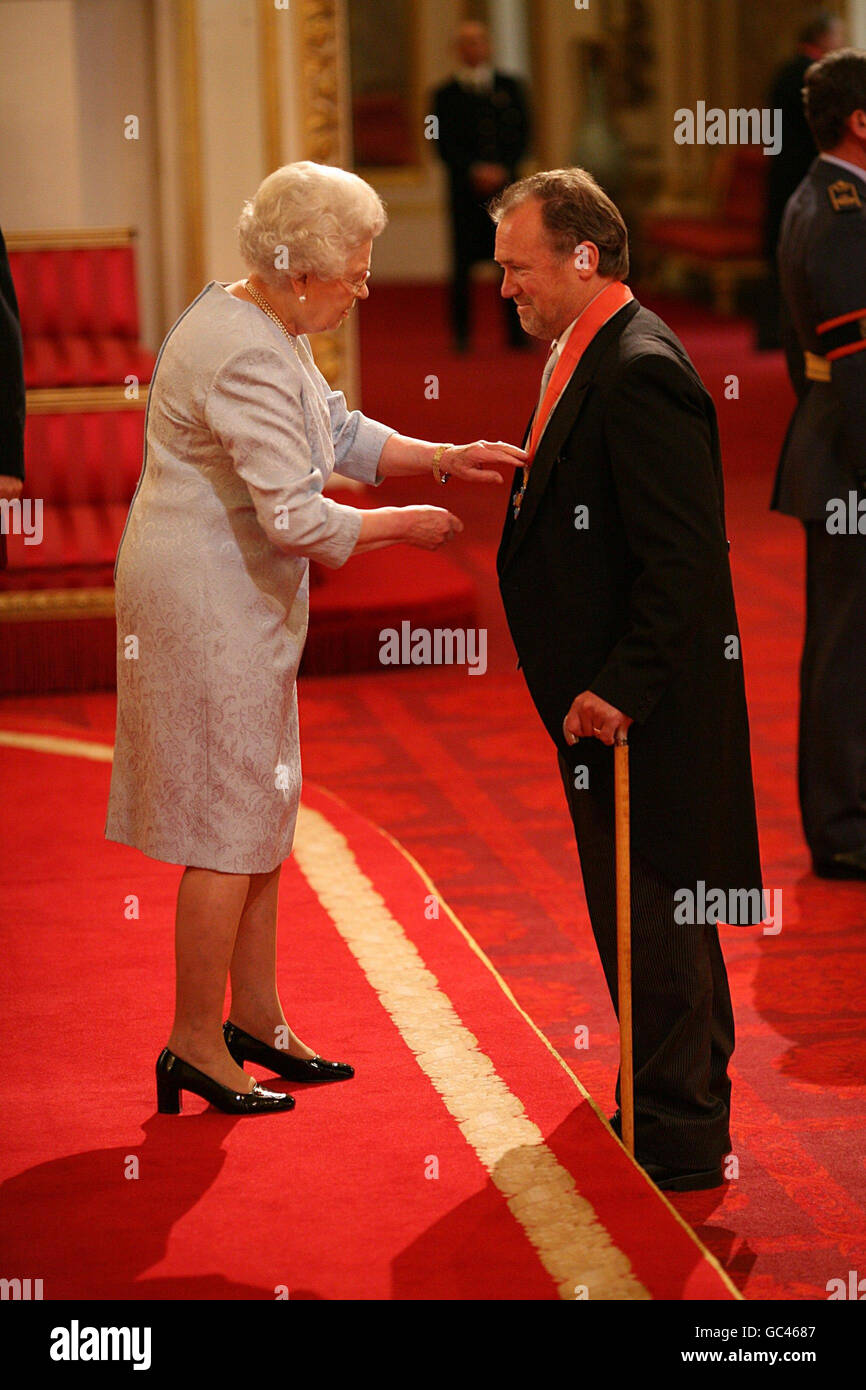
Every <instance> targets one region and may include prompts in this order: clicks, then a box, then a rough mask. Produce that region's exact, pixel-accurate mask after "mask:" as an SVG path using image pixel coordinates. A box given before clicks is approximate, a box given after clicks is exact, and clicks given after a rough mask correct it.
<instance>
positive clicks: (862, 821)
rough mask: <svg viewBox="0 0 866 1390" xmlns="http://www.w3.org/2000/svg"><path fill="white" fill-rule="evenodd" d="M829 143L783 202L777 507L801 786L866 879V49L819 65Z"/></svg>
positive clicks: (808, 819)
mask: <svg viewBox="0 0 866 1390" xmlns="http://www.w3.org/2000/svg"><path fill="white" fill-rule="evenodd" d="M803 97H804V102H805V109H806V116H807V119H808V121H809V125H810V128H811V130H812V133H813V135H814V137H815V142H816V144H817V146H818V150H819V151H820V153H819V155H818V157H817V159H816V160H815V161H814V163H813V164H812V167H811V168H810V170H809V172H808V174H807V175H806V177H805V178H804V179H803V182H802V183H801V184H800V186H799V187H798V188H797V190H796V192H795V193H794V194H793V195H792V197H791V198H790V200H789V202H788V204H787V207H786V209H785V216H784V219H783V223H782V234H781V239H780V243H779V258H778V260H779V278H780V284H781V289H782V296H783V301H784V303H783V339H784V345H785V353H786V357H787V361H788V371H789V374H790V377H791V381H792V384H793V386H794V390H795V391H796V393H797V398H798V403H797V407H796V410H795V412H794V416H793V419H792V420H791V423H790V425H789V427H788V433H787V436H786V439H785V443H784V446H783V449H782V456H781V459H780V461H779V467H778V472H777V475H776V483H775V489H774V492H773V500H772V504H771V505H772V507H773V508H774V510H776V511H780V512H785V513H786V514H787V515H788V516H796V517H799V518H800V520H801V521H802V522H803V523H804V526H805V529H806V635H805V642H804V647H803V657H802V664H801V668H800V731H799V789H800V806H801V811H802V816H803V829H804V831H805V835H806V840H807V842H808V845H809V848H810V850H811V852H812V862H813V868H814V870H815V872H816V873H817V874H819V875H821V876H822V877H826V878H861V879H862V878H866V52H863V51H860V50H855V49H851V48H847V49H841V50H838V51H837V52H835V53H831V54H828V55H827V56H826V57H825V58H823V59H822V60H821V61H820V62H818V63H814V64H813V65H812V66H811V67H810V68H809V69H808V71H807V73H806V77H805V86H804V88H803Z"/></svg>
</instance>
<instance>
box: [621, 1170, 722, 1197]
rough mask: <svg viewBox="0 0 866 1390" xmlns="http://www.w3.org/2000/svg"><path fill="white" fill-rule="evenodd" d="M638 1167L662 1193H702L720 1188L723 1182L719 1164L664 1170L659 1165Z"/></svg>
mask: <svg viewBox="0 0 866 1390" xmlns="http://www.w3.org/2000/svg"><path fill="white" fill-rule="evenodd" d="M640 1166H641V1168H643V1170H644V1172H645V1173H646V1175H647V1177H648V1178H651V1179H652V1181H653V1182H654V1183H655V1185H656V1187H658V1188H660V1189H661V1190H662V1192H703V1191H705V1190H706V1189H707V1188H710V1187H721V1186H722V1184H723V1182H724V1181H725V1179H724V1175H723V1173H722V1165H721V1164H718V1165H717V1166H716V1167H715V1168H665V1167H664V1165H663V1164H661V1163H641V1165H640Z"/></svg>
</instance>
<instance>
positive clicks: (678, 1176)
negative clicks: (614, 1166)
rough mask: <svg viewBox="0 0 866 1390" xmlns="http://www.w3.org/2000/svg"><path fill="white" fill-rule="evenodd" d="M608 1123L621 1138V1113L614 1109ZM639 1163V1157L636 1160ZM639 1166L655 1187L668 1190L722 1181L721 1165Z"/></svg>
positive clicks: (705, 1186) (649, 1164) (718, 1185)
mask: <svg viewBox="0 0 866 1390" xmlns="http://www.w3.org/2000/svg"><path fill="white" fill-rule="evenodd" d="M608 1124H609V1125H610V1127H611V1129H612V1130H613V1132H614V1134H615V1135H616V1136H617V1138H618V1139H621V1138H622V1113H621V1112H620V1111H619V1110H615V1111H614V1113H613V1114H612V1115H611V1117H610V1119H609V1120H608ZM636 1161H637V1162H638V1163H640V1159H637V1160H636ZM640 1166H641V1168H643V1170H644V1172H645V1173H647V1174H648V1176H649V1177H651V1178H652V1180H653V1182H654V1183H655V1185H656V1187H659V1188H661V1189H662V1190H663V1191H670V1192H691V1191H694V1190H701V1189H705V1188H710V1187H721V1185H722V1182H723V1181H724V1179H723V1176H722V1169H721V1165H719V1167H718V1168H705V1169H696V1168H666V1167H664V1166H663V1165H662V1164H661V1163H641V1164H640Z"/></svg>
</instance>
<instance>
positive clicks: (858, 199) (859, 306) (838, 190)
mask: <svg viewBox="0 0 866 1390" xmlns="http://www.w3.org/2000/svg"><path fill="white" fill-rule="evenodd" d="M840 195H841V196H840ZM779 283H780V285H781V289H782V295H783V313H782V338H783V342H784V346H785V355H786V358H787V362H788V374H789V376H790V378H791V383H792V385H793V387H794V390H795V391H796V393H797V397H798V402H797V408H796V410H795V411H794V414H793V416H792V418H791V423H790V425H789V426H788V432H787V435H786V437H785V442H784V444H783V446H782V452H781V456H780V459H779V467H778V471H777V474H776V482H775V486H774V489H773V497H772V502H771V506H772V507H773V508H774V509H775V510H776V511H780V512H785V513H786V514H787V515H789V516H796V517H799V518H800V520H801V521H823V522H826V520H827V515H828V513H827V503H828V501H830V500H831V499H833V498H843V499H846V500H847V497H848V493H849V491H850V490H851V489H852V488H853V489H855V490H856V489H857V488H861V489H863V490H864V491H866V350H864V351H857V352H852V353H847V354H845V355H844V356H841V357H838V358H836V359H835V360H834V362H833V363H832V367H831V380H830V381H829V382H822V381H810V380H809V379H808V378H807V377H806V374H805V365H804V364H805V353H806V352H814V353H816V354H817V355H818V356H824V355H825V354H826V353H827V352H829V351H831V350H832V349H833V348H838V347H839V346H841V344H842V340H849V346H856V345H857V344H858V343H863V342H864V340H866V318H864V320H863V321H862V322H860V323H858V322H853V323H852V322H848V323H843V324H841V325H840V326H839V328H838V329H836V330H833V329H831V330H827V329H826V327H825V326H826V325H827V324H828V323H833V322H834V320H836V319H838V318H843V319H844V318H845V317H846V316H848V315H852V314H857V313H858V311H859V312H860V313H861V314H864V315H866V171H864V173H863V174H862V176H861V175H859V174H855V173H854V172H853V171H852V170H850V169H844V168H843V167H842V166H841V165H840V164H834V163H833V162H832V161H831V160H828V159H816V160H815V161H814V162H813V164H812V167H811V168H810V170H809V172H808V174H807V175H806V177H805V178H804V179H803V182H802V183H801V184H800V186H799V188H798V189H797V191H796V193H795V194H794V196H793V197H792V198H791V199H790V201H789V203H788V206H787V208H786V209H785V219H784V222H783V223H782V236H781V240H780V242H779ZM819 328H820V329H822V331H821V332H819V331H818V330H819Z"/></svg>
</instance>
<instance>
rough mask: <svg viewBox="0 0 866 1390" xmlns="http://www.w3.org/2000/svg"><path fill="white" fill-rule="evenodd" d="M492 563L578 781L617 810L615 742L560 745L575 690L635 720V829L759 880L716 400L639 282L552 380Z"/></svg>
mask: <svg viewBox="0 0 866 1390" xmlns="http://www.w3.org/2000/svg"><path fill="white" fill-rule="evenodd" d="M517 476H518V475H516V480H517ZM582 507H585V508H587V511H588V525H587V526H585V527H583V526H580V527H578V526H576V525H575V517H576V515H577V517H578V519H581V520H582V518H583V514H582V513H576V509H577V508H582ZM497 569H498V573H499V582H500V589H501V593H502V599H503V602H504V605H505V611H506V614H507V617H508V623H509V626H510V628H511V633H512V636H513V638H514V642H515V645H516V647H517V652H518V655H519V658H520V663H521V665H522V668H523V672H524V675H525V677H526V681H527V684H528V686H529V690H530V693H531V695H532V698H533V701H534V702H535V706H536V708H537V710H538V712H539V714H540V716H541V718H542V720H543V721H544V724H545V727H546V728H547V731H548V733H549V734H550V737H551V739H552V740H553V742H554V743H555V744H556V747H557V749H559V751H560V752H562V753H563V754H564V755H565V757H566V759H567V760H568V762H569V763H570V765H571V766H572V767H576V766H577V765H579V764H583V765H584V766H586V767H587V769H588V774H589V793H590V794H592V795H594V796H596V797H598V798H599V800H600V801H601V803H602V804H603V806H604V807H605V809H606V811H607V813H608V815H609V816H610V817H611V819H612V817H613V751H612V749H610V748H608V747H606V746H605V745H603V744H602V743H600V742H599V741H598V740H597V739H581V740H580V741H579V742H578V743H576V744H575V745H573V746H572V747H569V746H568V745H567V744H566V742H565V737H564V734H563V730H562V721H563V718H564V717H565V715H566V714H567V712H568V710H569V708H570V706H571V703H572V701H573V700H574V698H575V696H577V695H579V694H580V693H581V692H582V691H584V690H592V691H594V692H595V693H596V694H597V695H600V696H601V697H602V698H603V699H604V700H607V701H609V702H610V704H612V705H615V706H616V708H617V709H619V710H622V711H623V712H624V713H625V714H627V715H630V716H631V718H633V719H634V720H635V723H634V725H633V726H632V727H631V729H630V730H629V745H630V765H631V824H632V844H633V845H634V847H635V848H636V849H638V850H639V851H640V852H641V853H643V854H644V855H645V856H646V857H647V858H648V859H649V860H650V861H651V862H652V863H653V864H655V865H656V867H657V868H658V869H660V870H661V872H662V873H664V874H665V875H666V877H667V878H668V879H669V880H670V881H671V882H672V883H673V884H674V885H675V886H676V887H681V888H686V887H690V888H692V890H693V891H694V890H695V885H696V883H697V881H698V880H700V879H703V881H704V883H705V884H706V886H707V889H708V890H709V889H710V888H717V889H722V890H723V891H725V892H729V891H730V890H732V889H742V890H751V889H755V888H760V887H761V869H760V860H759V852H758V835H757V823H756V816H755V802H754V790H753V784H752V769H751V756H750V749H749V727H748V716H747V712H746V700H745V689H744V681H743V663H742V657H741V653H739V652H738V649H737V646H736V645H735V644H738V643H739V629H738V626H737V615H736V611H735V608H734V596H733V590H732V585H731V573H730V565H729V560H728V542H727V540H726V536H725V517H724V497H723V483H722V467H721V456H720V450H719V437H718V429H717V425H716V415H715V410H714V407H713V403H712V401H711V399H710V397H709V395H708V394H707V392H706V391H705V389H704V387H703V385H702V383H701V381H700V378H699V377H698V375H697V373H696V371H695V369H694V367H693V366H692V364H691V362H690V360H689V358H688V356H687V354H686V351H685V349H684V348H683V346H682V344H681V343H680V342H679V340H678V339H677V338H676V336H675V335H674V334H673V333H672V332H671V331H670V329H668V328H667V326H666V325H665V324H664V323H662V321H661V320H660V319H659V318H657V317H656V315H655V314H652V313H650V312H649V311H648V310H646V309H643V308H642V307H641V306H640V305H639V304H638V303H637V301H636V300H633V301H631V302H630V303H629V304H627V305H626V306H625V307H624V308H623V309H621V310H620V311H619V313H618V314H616V315H614V317H613V318H612V319H611V320H609V322H608V323H607V324H605V326H604V327H603V328H602V329H601V330H600V331H599V332H598V333H597V334H596V336H595V338H594V339H593V340H592V342H591V343H590V344H589V346H588V347H587V349H586V350H585V352H584V354H583V356H582V357H581V359H580V362H579V363H578V366H577V368H576V370H575V372H574V374H573V376H572V378H571V380H570V382H569V384H568V385H567V387H566V388H565V391H564V392H563V395H562V396H561V397H560V400H559V402H558V404H557V407H556V409H555V410H554V411H553V413H552V415H551V417H550V419H549V421H548V424H547V428H546V430H545V432H544V434H543V435H542V438H541V441H540V443H539V447H538V450H537V453H536V456H535V459H534V462H533V465H532V468H531V470H530V475H529V484H528V487H527V490H526V495H525V497H524V499H523V506H522V508H521V511H520V515H519V518H518V520H517V521H514V520H513V518H512V512H511V507H510V506H509V512H508V515H507V517H506V522H505V529H504V532H503V536H502V543H501V546H500V549H499V555H498V558H497ZM759 917H760V914H759ZM755 920H759V918H757V919H755Z"/></svg>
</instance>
